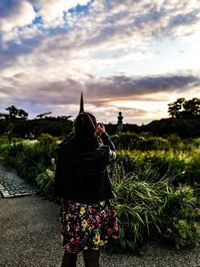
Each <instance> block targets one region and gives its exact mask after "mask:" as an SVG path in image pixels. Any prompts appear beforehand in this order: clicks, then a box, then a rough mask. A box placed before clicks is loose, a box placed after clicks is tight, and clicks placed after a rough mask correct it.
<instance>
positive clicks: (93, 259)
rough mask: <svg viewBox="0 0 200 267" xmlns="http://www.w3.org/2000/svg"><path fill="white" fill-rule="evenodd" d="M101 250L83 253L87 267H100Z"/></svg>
mask: <svg viewBox="0 0 200 267" xmlns="http://www.w3.org/2000/svg"><path fill="white" fill-rule="evenodd" d="M99 255H100V252H99V250H94V249H87V250H84V251H83V258H84V262H85V267H99Z"/></svg>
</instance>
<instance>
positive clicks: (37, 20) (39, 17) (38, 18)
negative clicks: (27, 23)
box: [32, 16, 43, 25]
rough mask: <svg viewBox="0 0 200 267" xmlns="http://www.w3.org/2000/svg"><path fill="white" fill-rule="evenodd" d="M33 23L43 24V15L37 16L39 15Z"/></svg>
mask: <svg viewBox="0 0 200 267" xmlns="http://www.w3.org/2000/svg"><path fill="white" fill-rule="evenodd" d="M32 24H34V25H42V24H43V22H42V17H41V16H37V17H36V18H35V19H34V20H33V22H32Z"/></svg>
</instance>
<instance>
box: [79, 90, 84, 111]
mask: <svg viewBox="0 0 200 267" xmlns="http://www.w3.org/2000/svg"><path fill="white" fill-rule="evenodd" d="M81 112H84V104H83V92H81V101H80V111H79V113H81Z"/></svg>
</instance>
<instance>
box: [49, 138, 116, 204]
mask: <svg viewBox="0 0 200 267" xmlns="http://www.w3.org/2000/svg"><path fill="white" fill-rule="evenodd" d="M101 141H102V144H101V143H99V142H98V141H97V139H96V138H94V139H93V140H91V139H79V138H77V137H75V136H74V135H71V136H70V137H69V138H67V139H65V140H64V141H63V142H62V143H61V144H60V145H59V146H58V149H57V161H56V172H55V183H54V193H55V196H57V197H61V198H64V199H65V200H74V201H77V202H82V203H97V202H99V201H102V200H107V199H109V198H113V197H114V193H113V190H112V184H111V181H110V178H109V175H108V171H107V166H108V165H109V164H110V163H111V162H112V161H114V159H115V158H116V150H115V147H114V145H113V143H112V142H111V140H110V138H109V137H108V135H107V134H106V133H103V134H102V135H101Z"/></svg>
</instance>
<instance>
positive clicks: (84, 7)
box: [68, 0, 94, 15]
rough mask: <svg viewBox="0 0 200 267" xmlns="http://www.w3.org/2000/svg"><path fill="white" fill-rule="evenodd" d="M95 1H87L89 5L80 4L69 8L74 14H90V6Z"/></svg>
mask: <svg viewBox="0 0 200 267" xmlns="http://www.w3.org/2000/svg"><path fill="white" fill-rule="evenodd" d="M93 2H94V0H91V1H89V2H88V3H87V5H80V4H78V5H77V6H76V7H74V8H70V9H69V10H68V12H69V13H73V14H79V13H82V14H84V15H87V14H88V11H89V8H90V6H91V4H92V3H93Z"/></svg>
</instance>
